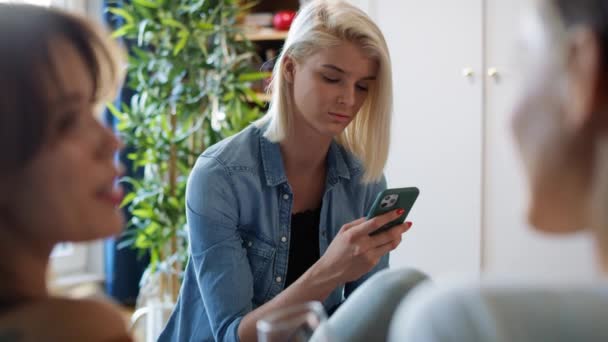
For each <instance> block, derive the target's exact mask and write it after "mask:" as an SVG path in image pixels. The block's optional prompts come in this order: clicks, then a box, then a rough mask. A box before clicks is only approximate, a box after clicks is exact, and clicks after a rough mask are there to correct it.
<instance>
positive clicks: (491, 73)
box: [488, 68, 500, 78]
mask: <svg viewBox="0 0 608 342" xmlns="http://www.w3.org/2000/svg"><path fill="white" fill-rule="evenodd" d="M488 76H490V77H492V78H498V77H499V76H500V74H499V73H498V69H496V68H489V69H488Z"/></svg>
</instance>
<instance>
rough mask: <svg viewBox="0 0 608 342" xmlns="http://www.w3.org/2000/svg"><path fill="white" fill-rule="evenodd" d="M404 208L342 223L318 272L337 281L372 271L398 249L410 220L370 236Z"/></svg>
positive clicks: (350, 278)
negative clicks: (367, 218)
mask: <svg viewBox="0 0 608 342" xmlns="http://www.w3.org/2000/svg"><path fill="white" fill-rule="evenodd" d="M402 210H403V209H397V210H394V211H390V212H388V213H386V214H383V215H380V216H376V217H374V218H372V219H370V220H366V218H365V217H362V218H360V219H358V220H356V221H353V222H350V223H347V224H345V225H344V226H342V228H341V229H340V231H339V232H338V234H337V235H336V237H335V238H334V239H333V241H332V242H331V244H330V245H329V247H328V248H327V251H326V252H325V254H323V256H322V257H321V259H320V260H319V261H318V263H317V264H316V265H315V266H317V267H319V269H318V270H319V272H320V274H322V275H325V276H326V277H328V278H326V279H332V280H334V281H335V282H336V285H337V284H344V283H347V282H351V281H355V280H357V279H359V278H360V277H361V276H363V275H364V274H366V273H368V272H369V271H371V269H372V268H374V266H376V264H377V263H378V262H379V261H380V258H382V257H383V256H384V255H385V254H386V253H388V252H390V251H392V250H393V249H395V248H397V246H399V244H400V243H401V235H402V234H403V233H405V232H406V231H407V230H408V229H409V228H410V227H411V226H412V223H411V222H405V223H403V224H400V225H397V226H395V227H393V228H391V229H389V230H387V231H385V232H382V233H379V234H375V235H372V236H370V235H369V234H370V233H372V232H374V231H376V230H377V229H379V228H380V227H382V226H384V225H385V224H387V223H389V222H391V221H393V220H395V219H396V218H398V217H399V216H401V215H402V214H403V211H402Z"/></svg>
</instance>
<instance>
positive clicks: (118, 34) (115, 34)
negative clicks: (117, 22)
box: [112, 24, 135, 38]
mask: <svg viewBox="0 0 608 342" xmlns="http://www.w3.org/2000/svg"><path fill="white" fill-rule="evenodd" d="M134 29H135V25H133V24H126V25H124V26H122V27H120V28H119V29H117V30H116V31H114V32H112V38H119V37H122V36H125V35H127V34H129V33H131V32H132V31H133V30H134Z"/></svg>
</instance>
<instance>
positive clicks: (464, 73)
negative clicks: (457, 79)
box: [462, 68, 475, 78]
mask: <svg viewBox="0 0 608 342" xmlns="http://www.w3.org/2000/svg"><path fill="white" fill-rule="evenodd" d="M462 76H464V77H466V78H471V77H473V76H475V72H474V71H473V69H472V68H464V69H462Z"/></svg>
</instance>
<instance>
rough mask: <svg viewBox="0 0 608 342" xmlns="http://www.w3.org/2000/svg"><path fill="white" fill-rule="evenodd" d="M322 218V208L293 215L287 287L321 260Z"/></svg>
mask: <svg viewBox="0 0 608 342" xmlns="http://www.w3.org/2000/svg"><path fill="white" fill-rule="evenodd" d="M320 218H321V209H320V208H319V209H315V210H308V211H304V212H301V213H296V214H293V215H291V239H290V240H289V261H288V264H287V279H286V280H285V287H288V286H289V285H291V284H292V283H293V282H294V281H296V279H298V278H300V276H301V275H302V274H304V272H306V271H307V270H308V269H309V268H310V266H312V265H313V264H314V263H315V262H317V260H319V258H320V256H319V254H320V253H319V224H320Z"/></svg>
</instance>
